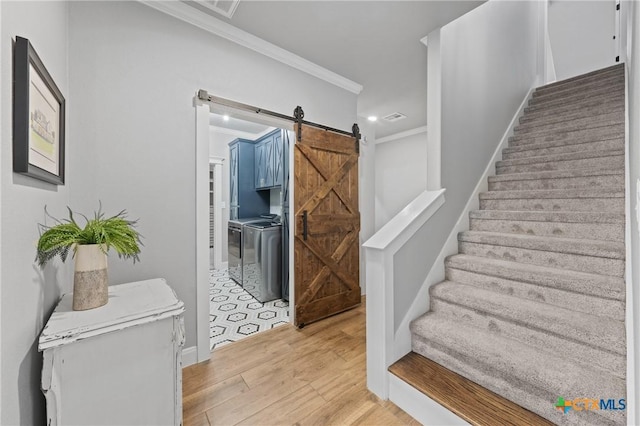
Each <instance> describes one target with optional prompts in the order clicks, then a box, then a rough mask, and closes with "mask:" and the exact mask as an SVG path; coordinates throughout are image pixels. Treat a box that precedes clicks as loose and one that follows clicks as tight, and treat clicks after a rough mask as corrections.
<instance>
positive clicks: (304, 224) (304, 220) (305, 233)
mask: <svg viewBox="0 0 640 426" xmlns="http://www.w3.org/2000/svg"><path fill="white" fill-rule="evenodd" d="M308 235H309V226H308V224H307V211H306V210H304V211H303V212H302V239H303V240H305V241H307V236H308Z"/></svg>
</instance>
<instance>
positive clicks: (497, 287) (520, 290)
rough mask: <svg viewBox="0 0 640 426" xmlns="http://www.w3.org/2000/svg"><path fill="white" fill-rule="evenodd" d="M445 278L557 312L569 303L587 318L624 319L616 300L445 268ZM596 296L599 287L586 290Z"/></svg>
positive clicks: (623, 312) (621, 304) (619, 303)
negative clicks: (595, 314)
mask: <svg viewBox="0 0 640 426" xmlns="http://www.w3.org/2000/svg"><path fill="white" fill-rule="evenodd" d="M445 275H446V279H447V280H449V281H456V282H459V283H462V284H468V285H473V286H476V287H481V288H485V289H487V290H491V291H495V292H496V293H502V294H507V295H510V296H515V297H519V298H521V299H529V300H534V301H536V302H544V303H548V304H550V305H554V306H558V307H560V308H566V306H567V300H571V309H573V310H575V311H578V312H583V313H586V314H591V313H593V312H602V314H603V316H606V317H608V318H612V319H615V320H617V321H624V318H625V307H624V303H622V302H621V301H619V300H610V299H602V298H600V297H596V296H589V295H585V294H581V293H574V292H569V291H564V290H560V289H557V288H553V287H545V286H542V285H536V284H530V283H527V282H522V281H514V280H509V279H504V278H499V277H495V276H491V275H484V274H479V273H476V272H469V271H465V270H462V269H456V268H451V267H447V268H446V272H445ZM599 292H601V290H600V289H599V288H598V287H596V288H592V289H589V294H597V293H599Z"/></svg>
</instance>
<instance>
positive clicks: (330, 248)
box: [195, 90, 361, 362]
mask: <svg viewBox="0 0 640 426" xmlns="http://www.w3.org/2000/svg"><path fill="white" fill-rule="evenodd" d="M195 107H196V177H197V178H196V274H197V283H196V320H197V323H196V334H197V362H199V361H204V360H206V359H209V358H210V347H211V346H210V345H211V339H210V335H211V334H212V333H211V328H212V326H211V321H210V319H211V317H210V312H211V311H210V309H211V306H210V299H211V297H210V294H209V289H210V279H211V278H212V277H211V275H212V274H215V273H216V272H215V271H213V272H212V271H211V270H210V266H211V265H210V259H209V256H208V254H209V250H207V246H208V243H209V241H208V239H209V233H210V229H209V220H210V216H209V214H210V212H209V206H208V200H209V198H208V194H207V191H208V188H209V184H210V182H209V177H208V176H209V164H208V158H209V156H210V155H215V153H213V154H212V151H213V149H212V147H211V146H210V145H211V140H212V138H211V132H212V130H211V126H212V124H211V120H212V114H213V115H217V116H219V117H214V119H215V120H218V119H220V120H223V121H224V122H228V121H231V119H239V120H243V121H245V122H248V123H249V124H250V125H264V126H268V127H271V129H264V130H263V131H264V132H266V133H260V134H261V135H262V136H258V138H259V140H256V139H255V138H254V136H255V135H251V138H249V139H248V140H246V141H245V142H247V143H246V144H245V143H243V144H240V142H241V140H242V139H245V138H236V139H238V140H237V141H236V140H235V139H234V141H235V142H233V141H232V142H231V143H230V145H231V147H230V149H229V157H228V160H227V161H223V168H224V165H225V164H226V165H227V167H228V173H227V172H226V171H224V170H223V173H222V175H223V177H225V176H229V194H230V196H229V199H228V204H226V212H227V214H228V215H229V216H228V217H229V221H228V222H227V223H232V222H233V221H234V220H233V219H232V217H233V218H237V219H238V220H242V219H247V218H251V217H253V218H255V217H256V215H257V216H261V215H262V211H264V210H265V209H264V208H263V209H258V210H257V211H253V212H246V211H245V212H244V213H242V212H241V209H242V207H243V206H245V207H246V206H247V203H246V202H243V201H242V199H240V198H238V199H232V198H231V195H232V194H234V193H236V192H237V191H232V190H231V188H232V186H233V185H234V183H235V184H237V182H235V181H234V180H233V178H232V177H231V176H232V173H231V170H232V169H233V170H237V171H238V176H239V175H240V173H241V172H245V171H247V170H251V171H252V173H254V176H253V178H251V179H250V180H252V179H253V184H254V188H253V191H249V192H251V193H252V194H253V196H255V193H256V192H261V193H262V194H265V193H266V192H265V191H266V190H269V192H268V193H269V195H268V196H264V195H262V196H261V197H262V198H263V199H266V200H267V203H268V206H269V207H268V208H267V209H266V210H268V211H269V213H268V215H272V216H270V217H262V218H259V219H260V220H265V219H267V220H269V221H270V222H273V221H274V220H276V219H275V216H277V215H278V213H271V204H272V203H271V200H273V199H274V196H273V195H272V194H273V192H272V190H273V188H274V187H276V188H277V187H278V185H280V193H279V194H278V196H277V198H276V199H277V200H278V201H279V202H280V204H281V214H280V221H281V224H282V230H283V231H284V233H283V236H282V238H281V244H282V245H283V246H284V247H283V249H282V252H283V253H285V254H287V255H286V256H282V258H283V259H286V260H289V259H290V260H291V261H289V262H288V265H284V267H283V269H282V270H283V272H288V285H287V284H285V285H284V286H283V289H284V291H283V292H282V293H284V292H286V289H288V292H289V306H291V309H290V310H289V319H288V322H290V323H292V324H293V325H295V326H298V327H300V328H302V327H304V326H305V325H307V324H309V323H311V322H315V321H318V320H320V319H323V318H326V317H328V316H331V315H333V314H336V313H338V312H341V311H344V310H347V309H351V308H353V307H355V306H357V305H359V304H360V300H361V299H360V294H361V288H360V283H359V231H360V213H359V195H358V162H359V152H360V132H359V129H358V125H357V124H354V125H353V127H352V132H347V131H344V130H339V129H335V128H331V127H327V126H324V125H320V124H316V123H312V122H308V121H305V120H303V117H304V111H303V110H302V108H301V107H297V108H296V109H295V111H294V114H293V117H292V116H287V115H284V114H280V113H276V112H272V111H268V110H263V109H260V108H256V107H252V106H250V105H246V104H240V103H237V102H234V101H230V100H227V99H222V98H218V97H214V96H210V95H208V93H207V92H206V91H204V90H200V91H199V92H198V94H197V99H196V102H195ZM225 115H226V116H228V119H226V117H225ZM218 124H220V123H218ZM245 124H246V123H245ZM216 127H220V126H216ZM218 130H219V129H218ZM236 136H237V134H236ZM278 136H279V137H278ZM271 137H272V138H273V140H271V146H272V148H271V150H270V149H269V148H268V146H269V139H270V138H271ZM262 138H266V139H267V140H262ZM263 142H264V145H265V147H263V146H262V143H263ZM279 143H280V144H281V145H282V147H281V148H280V149H281V152H282V153H283V155H282V156H280V155H278V156H276V157H277V158H282V159H283V162H282V164H281V167H282V169H283V172H282V182H281V183H279V182H278V180H277V178H275V176H277V175H274V180H270V177H269V176H270V174H269V172H267V173H266V174H263V172H264V171H265V170H269V167H268V165H269V164H273V166H272V167H271V169H270V170H271V172H273V170H277V168H278V166H277V165H276V164H274V163H272V160H269V159H270V158H271V159H273V157H274V154H273V153H274V152H279V151H278V149H277V147H278V144H279ZM259 144H260V146H258V145H259ZM222 145H223V146H224V143H223V144H222ZM230 145H229V143H227V147H229V146H230ZM234 145H236V146H237V149H234ZM240 145H242V146H245V145H248V146H249V148H245V150H246V151H248V152H253V155H254V157H253V162H252V161H251V160H249V161H248V162H245V165H247V166H249V167H242V166H241V165H239V164H238V163H237V161H239V160H241V159H242V156H241V154H240V149H241V148H239V146H240ZM274 146H275V147H276V148H273V147H274ZM250 148H252V149H250ZM225 152H226V151H225ZM270 153H271V154H270ZM217 156H222V157H224V155H217ZM256 158H258V167H256ZM264 158H266V165H267V167H261V166H260V164H261V162H262V161H263V160H262V159H264ZM284 160H287V161H284ZM298 169H299V172H298V171H297V170H298ZM298 175H300V176H298ZM303 175H304V176H303ZM256 176H258V178H257V179H256ZM289 176H291V179H289ZM294 176H295V179H294V178H293V177H294ZM263 177H264V180H263ZM225 188H226V185H224V184H223V190H224V189H225ZM236 189H237V188H236ZM297 194H298V195H297ZM280 198H281V199H280ZM224 203H225V201H223V202H222V205H225V204H224ZM294 203H295V205H294ZM251 204H252V203H250V204H249V205H251ZM276 205H277V202H276ZM289 207H290V208H291V210H290V211H289ZM294 210H295V211H294ZM276 211H277V210H276ZM289 213H290V214H289ZM224 214H225V211H224V208H223V211H222V213H221V214H218V215H217V216H216V217H220V216H224ZM232 215H233V216H232ZM240 225H241V226H240V228H241V229H242V230H244V229H246V228H248V229H250V230H251V234H252V235H253V236H254V237H252V238H255V235H256V234H259V235H261V236H260V238H259V239H256V240H255V241H258V240H260V241H265V240H270V238H268V237H267V238H265V237H264V234H263V233H262V232H260V231H264V230H265V228H268V227H269V226H259V225H258V224H255V223H241V224H240ZM270 225H273V224H272V223H270ZM223 228H224V225H223ZM253 228H257V229H258V230H255V229H253ZM289 230H290V232H289ZM223 231H224V229H223ZM223 235H224V232H223ZM247 235H249V233H247ZM238 238H239V237H238V235H236V234H233V233H232V232H231V231H230V230H229V232H227V241H226V246H227V260H226V261H227V274H228V277H224V276H216V278H221V279H223V280H225V282H226V283H229V281H226V280H227V279H230V280H231V281H235V282H236V284H238V281H239V284H240V287H241V288H240V289H239V290H236V291H238V292H239V291H241V290H247V293H249V294H250V295H251V297H254V298H256V297H258V296H256V294H254V293H252V292H251V291H249V290H250V288H249V287H247V288H244V287H243V286H242V284H243V283H244V281H243V279H242V278H240V279H239V280H238V279H237V278H238V273H237V272H238V269H237V268H238V263H237V262H236V263H232V262H231V261H232V260H233V257H232V255H235V256H236V257H239V256H240V255H241V254H242V250H243V249H244V250H249V251H253V253H252V255H253V258H258V257H259V258H260V259H263V258H264V256H257V254H256V252H257V251H258V246H260V247H262V243H256V244H254V245H253V246H247V245H245V246H244V248H241V249H240V252H239V253H238V250H237V247H238V246H237V245H236V246H235V248H234V246H233V244H231V245H230V242H231V241H233V240H237V239H238ZM244 239H245V236H244V235H243V236H242V237H241V239H240V241H243V243H244ZM249 240H250V241H251V238H250V239H249ZM224 248H225V243H222V246H221V249H222V250H224ZM214 252H215V251H214ZM244 258H246V259H251V256H250V255H249V256H245V257H244ZM222 263H223V264H224V261H223V262H222ZM255 263H260V266H259V268H260V270H261V271H263V270H264V262H255ZM243 266H244V265H243ZM240 271H242V272H241V273H244V272H245V268H244V267H242V268H240ZM248 272H249V274H251V271H248ZM234 273H235V274H234ZM283 276H285V280H286V275H283ZM234 278H236V279H235V280H234ZM282 293H281V296H280V297H282ZM298 299H299V300H298ZM260 303H264V302H260ZM229 307H231V306H226V307H225V308H224V309H228V308H229ZM270 315H271V314H267V316H270ZM238 317H242V315H240V316H238ZM216 319H217V318H216ZM232 319H236V318H235V317H234V318H232ZM284 323H285V324H286V321H285V322H284ZM252 329H255V326H252V327H247V328H245V329H243V330H242V331H244V333H243V335H245V334H247V335H253V334H255V332H251V331H252ZM256 332H257V330H256ZM213 334H215V332H214V333H213Z"/></svg>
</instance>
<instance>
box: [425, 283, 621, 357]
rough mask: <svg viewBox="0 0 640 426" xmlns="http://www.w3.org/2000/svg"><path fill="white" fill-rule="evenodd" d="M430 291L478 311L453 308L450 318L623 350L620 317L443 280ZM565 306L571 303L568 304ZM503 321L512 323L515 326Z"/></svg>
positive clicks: (527, 338) (530, 338)
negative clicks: (616, 318) (605, 315)
mask: <svg viewBox="0 0 640 426" xmlns="http://www.w3.org/2000/svg"><path fill="white" fill-rule="evenodd" d="M429 294H430V296H431V298H432V299H435V300H441V301H444V302H447V303H449V304H453V305H456V306H462V307H464V308H466V309H468V310H471V311H474V312H475V313H477V317H476V318H474V316H473V313H469V312H455V311H453V312H454V315H453V316H452V318H456V317H459V318H463V317H466V318H467V319H466V320H467V321H470V322H471V323H472V324H473V325H474V326H476V327H478V328H481V329H485V327H486V329H487V330H495V331H501V332H503V333H505V334H509V333H513V334H514V337H513V338H514V339H518V340H520V339H523V341H526V342H528V343H530V344H535V343H536V342H535V340H536V339H540V338H542V339H544V337H545V336H540V334H539V333H547V334H552V335H554V336H555V337H556V338H560V339H562V338H563V337H566V336H571V340H572V341H574V342H575V343H577V344H578V345H585V346H590V347H592V348H596V349H598V350H600V351H605V352H607V354H605V355H604V358H607V355H608V353H609V352H613V353H616V354H618V355H625V354H626V346H625V345H624V335H625V328H624V323H623V322H620V321H616V320H613V319H609V318H603V317H594V316H593V315H590V314H586V313H583V312H577V311H574V310H569V309H563V308H560V307H558V306H551V305H548V304H546V303H540V302H536V301H533V300H527V299H521V298H518V297H514V296H510V295H506V294H501V293H497V292H493V291H490V290H486V289H483V288H480V287H475V286H470V285H466V284H461V283H457V282H452V281H443V282H441V283H439V284H436V285H434V286H432V287H431V289H430V292H429ZM567 306H570V305H569V304H567ZM432 310H433V312H435V313H439V312H440V311H439V307H438V305H437V304H434V305H433V309H432ZM445 315H449V316H451V315H450V314H445ZM462 321H464V320H462ZM506 323H514V324H515V325H516V326H512V325H510V324H506ZM508 328H509V329H508ZM529 330H532V333H531V335H528V336H525V335H526V334H527V333H528V332H529ZM519 335H521V336H519ZM560 342H561V340H560ZM556 343H558V342H556ZM572 346H573V345H572ZM573 349H580V347H579V346H577V345H576V346H574V347H573ZM584 350H585V351H586V350H587V349H586V348H585V349H584ZM555 351H557V352H562V346H561V345H560V347H558V348H555ZM591 352H595V351H591ZM570 353H571V352H569V354H570ZM591 355H592V356H594V355H595V354H594V353H592V354H591Z"/></svg>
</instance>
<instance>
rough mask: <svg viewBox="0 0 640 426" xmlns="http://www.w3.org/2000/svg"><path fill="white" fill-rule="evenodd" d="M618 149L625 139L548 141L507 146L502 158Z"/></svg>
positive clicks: (622, 146) (512, 158)
mask: <svg viewBox="0 0 640 426" xmlns="http://www.w3.org/2000/svg"><path fill="white" fill-rule="evenodd" d="M576 142H577V141H576ZM616 149H619V150H620V149H624V139H622V138H618V139H608V140H598V141H591V142H585V143H574V144H566V143H562V142H560V143H556V142H547V143H542V144H533V145H529V146H519V147H511V148H505V149H503V150H502V159H503V160H514V159H518V158H528V157H539V156H541V155H557V154H568V153H574V152H584V151H601V150H608V151H610V150H616Z"/></svg>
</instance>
